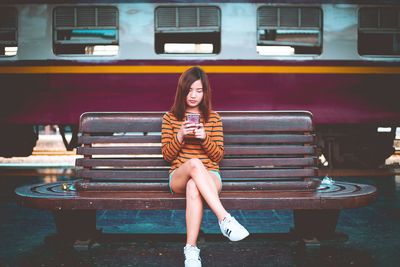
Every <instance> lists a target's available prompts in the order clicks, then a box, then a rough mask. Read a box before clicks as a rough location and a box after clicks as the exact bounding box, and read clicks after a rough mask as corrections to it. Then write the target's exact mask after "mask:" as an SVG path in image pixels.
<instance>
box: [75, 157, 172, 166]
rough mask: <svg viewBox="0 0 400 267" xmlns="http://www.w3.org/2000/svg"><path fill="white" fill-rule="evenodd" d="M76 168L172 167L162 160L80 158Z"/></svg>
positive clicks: (77, 160)
mask: <svg viewBox="0 0 400 267" xmlns="http://www.w3.org/2000/svg"><path fill="white" fill-rule="evenodd" d="M75 165H76V166H81V167H100V166H103V167H114V168H119V167H160V166H162V167H170V166H171V164H170V163H169V162H167V161H165V160H164V159H162V158H130V159H125V158H116V159H115V158H91V159H90V158H79V159H76V164H75Z"/></svg>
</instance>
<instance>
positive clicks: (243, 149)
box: [77, 145, 315, 155]
mask: <svg viewBox="0 0 400 267" xmlns="http://www.w3.org/2000/svg"><path fill="white" fill-rule="evenodd" d="M224 149H225V155H266V154H273V155H294V154H298V155H300V154H301V155H312V154H315V147H314V146H296V145H281V146H280V145H273V146H267V145H253V146H251V145H243V146H240V145H229V146H225V147H224ZM77 154H79V155H136V154H139V155H142V154H156V155H159V154H161V147H159V146H112V147H108V146H107V147H78V149H77Z"/></svg>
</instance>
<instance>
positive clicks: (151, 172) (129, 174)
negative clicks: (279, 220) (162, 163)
mask: <svg viewBox="0 0 400 267" xmlns="http://www.w3.org/2000/svg"><path fill="white" fill-rule="evenodd" d="M316 173H317V171H316V169H315V168H310V169H277V170H274V169H254V168H253V169H248V170H243V169H238V170H222V171H221V176H222V177H223V178H224V177H226V178H235V177H237V178H240V177H247V178H284V177H288V178H290V177H312V176H315V175H316ZM76 176H77V177H79V178H111V179H116V178H119V179H130V178H143V179H152V178H155V179H157V178H165V179H167V177H168V176H169V173H168V170H167V169H165V170H156V169H154V168H150V169H148V170H143V169H138V170H117V169H111V170H108V169H101V170H99V169H95V170H88V169H81V170H77V172H76Z"/></svg>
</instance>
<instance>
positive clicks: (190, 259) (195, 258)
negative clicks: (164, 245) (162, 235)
mask: <svg viewBox="0 0 400 267" xmlns="http://www.w3.org/2000/svg"><path fill="white" fill-rule="evenodd" d="M183 253H184V254H185V267H201V258H200V249H199V248H197V247H193V246H191V245H186V246H185V247H184V248H183Z"/></svg>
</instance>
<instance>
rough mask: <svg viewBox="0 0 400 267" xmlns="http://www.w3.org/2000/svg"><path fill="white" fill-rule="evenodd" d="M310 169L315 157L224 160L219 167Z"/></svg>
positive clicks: (314, 163) (314, 164)
mask: <svg viewBox="0 0 400 267" xmlns="http://www.w3.org/2000/svg"><path fill="white" fill-rule="evenodd" d="M248 166H269V167H311V166H317V157H306V158H305V157H297V158H292V157H287V158H224V159H223V160H222V161H221V163H220V167H248Z"/></svg>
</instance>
